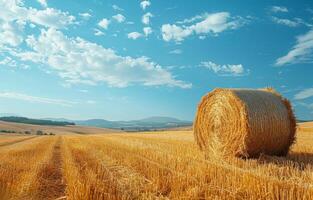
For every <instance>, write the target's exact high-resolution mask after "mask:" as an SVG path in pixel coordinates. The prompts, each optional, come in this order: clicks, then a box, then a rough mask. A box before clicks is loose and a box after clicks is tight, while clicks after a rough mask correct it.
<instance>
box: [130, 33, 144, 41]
mask: <svg viewBox="0 0 313 200" xmlns="http://www.w3.org/2000/svg"><path fill="white" fill-rule="evenodd" d="M127 37H128V38H129V39H133V40H136V39H138V38H140V37H142V34H141V33H138V32H131V33H128V34H127Z"/></svg>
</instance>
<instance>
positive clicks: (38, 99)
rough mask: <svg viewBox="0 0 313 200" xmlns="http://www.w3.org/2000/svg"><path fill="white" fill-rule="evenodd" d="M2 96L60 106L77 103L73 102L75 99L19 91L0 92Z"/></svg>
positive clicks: (0, 96)
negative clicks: (34, 94)
mask: <svg viewBox="0 0 313 200" xmlns="http://www.w3.org/2000/svg"><path fill="white" fill-rule="evenodd" d="M0 98H8V99H16V100H22V101H28V102H31V103H45V104H55V105H60V106H73V105H74V104H76V102H73V101H67V100H63V99H51V98H45V97H38V96H32V95H27V94H23V93H17V92H0Z"/></svg>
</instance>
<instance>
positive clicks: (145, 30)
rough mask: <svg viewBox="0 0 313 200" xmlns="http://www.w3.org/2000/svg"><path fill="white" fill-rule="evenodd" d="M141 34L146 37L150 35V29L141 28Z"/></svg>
mask: <svg viewBox="0 0 313 200" xmlns="http://www.w3.org/2000/svg"><path fill="white" fill-rule="evenodd" d="M143 33H144V34H145V36H146V37H147V36H148V35H150V34H151V33H152V29H151V27H144V28H143Z"/></svg>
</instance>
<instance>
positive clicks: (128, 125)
mask: <svg viewBox="0 0 313 200" xmlns="http://www.w3.org/2000/svg"><path fill="white" fill-rule="evenodd" d="M0 116H5V115H2V114H0ZM6 117H8V116H6ZM0 120H1V119H0ZM32 120H34V119H32ZM32 120H31V121H32ZM39 120H42V122H43V123H44V122H46V121H49V122H62V123H64V122H68V123H74V124H76V125H80V126H93V127H100V128H111V129H123V130H129V131H132V130H134V131H135V130H152V129H163V128H176V127H185V126H191V125H192V122H191V121H185V120H180V119H176V118H172V117H159V116H154V117H148V118H144V119H140V120H129V121H110V120H105V119H88V120H71V119H65V118H43V119H39ZM24 121H26V120H24ZM28 121H29V120H28ZM34 121H38V119H35V120H34ZM14 122H17V121H16V120H14ZM21 123H23V122H21Z"/></svg>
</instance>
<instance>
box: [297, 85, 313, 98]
mask: <svg viewBox="0 0 313 200" xmlns="http://www.w3.org/2000/svg"><path fill="white" fill-rule="evenodd" d="M309 97H313V88H307V89H305V90H302V91H300V92H298V93H297V94H296V95H295V96H294V99H296V100H302V99H306V98H309Z"/></svg>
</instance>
